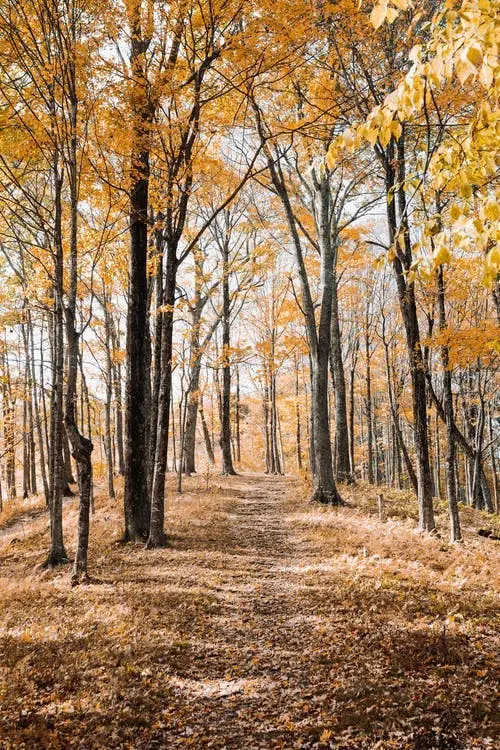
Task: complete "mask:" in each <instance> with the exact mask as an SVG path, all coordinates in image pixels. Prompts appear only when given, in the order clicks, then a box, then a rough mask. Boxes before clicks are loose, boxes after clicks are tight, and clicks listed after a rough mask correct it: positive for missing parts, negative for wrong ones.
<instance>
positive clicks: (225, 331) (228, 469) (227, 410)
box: [220, 233, 236, 475]
mask: <svg viewBox="0 0 500 750" xmlns="http://www.w3.org/2000/svg"><path fill="white" fill-rule="evenodd" d="M222 263H223V271H222V413H221V435H220V447H221V449H222V474H224V475H231V474H232V475H235V474H236V471H235V470H234V466H233V457H232V453H231V357H230V346H231V320H230V298H229V234H228V233H227V235H226V238H225V239H224V243H223V246H222Z"/></svg>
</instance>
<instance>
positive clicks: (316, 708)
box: [0, 474, 497, 750]
mask: <svg viewBox="0 0 500 750" xmlns="http://www.w3.org/2000/svg"><path fill="white" fill-rule="evenodd" d="M173 481H174V480H172V482H173ZM169 499H170V500H169V505H168V508H167V524H168V527H167V528H169V531H170V539H171V546H170V547H169V548H168V549H165V550H154V551H148V550H144V548H143V547H142V546H140V545H137V546H133V545H127V546H126V547H123V546H119V545H113V544H112V543H111V542H110V530H111V533H115V534H116V531H117V529H118V528H119V523H120V518H121V507H120V504H119V503H117V504H115V505H110V504H109V502H108V501H107V500H105V499H103V498H102V497H101V498H97V513H96V516H95V518H94V519H93V524H92V525H93V529H92V540H93V541H92V547H91V560H92V568H93V572H94V574H95V576H96V579H95V582H94V583H92V584H91V585H89V586H80V587H77V588H75V589H71V588H70V587H69V585H68V573H67V571H64V572H60V571H56V572H54V573H53V574H47V575H45V576H40V575H37V576H35V575H34V574H33V573H32V569H33V564H34V562H36V557H37V556H38V557H39V556H40V552H41V550H43V549H44V544H45V543H46V541H47V538H46V536H43V535H44V533H45V534H46V532H44V530H43V528H42V521H41V519H39V518H38V519H36V520H35V521H34V522H33V524H32V528H31V537H30V533H29V531H28V533H27V536H26V539H25V538H24V537H23V539H22V540H20V541H19V542H18V543H16V544H15V545H14V546H11V545H10V544H9V543H8V537H7V538H6V542H7V543H6V545H4V547H3V550H2V552H1V553H0V587H1V589H0V591H1V593H2V609H1V611H0V749H1V750H4V749H5V750H25V749H28V750H32V749H34V748H36V749H37V750H45V748H47V750H48V749H49V748H50V750H66V749H68V750H70V749H72V748H78V750H97V749H99V750H107V749H108V748H109V750H118V749H119V750H163V749H165V750H166V749H167V748H175V747H180V748H191V747H192V748H196V749H199V750H202V749H203V748H218V749H219V750H222V749H223V748H226V750H237V749H238V748H242V749H243V748H244V749H245V750H267V749H272V748H276V750H278V749H282V750H292V749H295V748H297V749H301V750H307V749H309V748H317V749H318V750H372V749H374V748H377V750H380V749H381V748H382V749H387V750H391V749H395V750H433V749H434V748H442V749H446V750H476V748H477V749H481V750H483V749H485V750H487V749H488V748H491V747H493V746H494V745H493V744H492V740H491V738H492V737H493V736H494V712H492V711H493V708H492V706H491V705H490V703H488V704H487V703H486V702H485V701H484V696H485V694H489V695H493V694H494V684H495V663H494V659H492V654H493V652H494V650H495V643H496V641H495V637H496V635H495V625H494V621H495V611H496V607H497V601H496V600H495V598H494V596H493V594H492V592H491V590H490V589H489V588H488V587H487V586H484V585H483V586H482V588H481V586H480V585H478V582H479V581H483V580H484V575H483V573H482V570H479V571H477V570H476V571H475V570H474V568H473V563H474V564H475V562H476V559H477V552H478V550H480V549H482V547H477V548H476V549H475V550H473V551H471V552H470V553H469V552H468V551H467V550H463V549H462V550H457V549H453V550H451V549H450V551H447V550H446V549H445V548H444V547H443V544H442V542H440V541H439V540H436V539H434V538H428V539H421V538H419V537H417V536H416V535H415V534H414V532H413V531H412V529H411V526H410V525H401V524H398V523H397V522H395V523H392V522H388V523H387V524H381V523H379V522H378V520H376V519H373V517H370V516H367V515H366V514H365V513H364V512H361V511H356V509H355V508H353V507H350V508H344V509H341V510H340V511H338V510H333V509H324V508H318V507H315V506H311V505H309V504H307V503H306V502H305V498H304V496H303V491H302V490H301V488H300V485H299V483H298V482H297V481H294V480H291V479H289V478H286V479H285V478H281V477H267V476H264V475H250V474H248V475H241V476H238V477H231V478H228V479H226V478H224V479H222V478H220V477H216V478H213V480H212V483H211V486H210V488H207V487H206V485H205V486H204V484H203V482H202V480H201V478H198V479H196V478H193V479H192V480H189V481H188V482H186V492H185V493H184V494H183V495H182V496H181V497H179V496H176V495H175V493H174V492H173V490H172V488H170V491H169ZM66 519H67V527H68V528H67V531H68V533H67V539H68V549H72V548H73V545H74V534H75V527H76V503H73V504H71V505H70V506H69V507H68V510H67V514H66ZM30 539H31V542H30ZM474 543H475V544H483V542H482V541H481V542H474ZM30 544H31V546H30ZM467 555H469V557H467ZM467 565H469V567H470V569H469V570H468V571H467V576H470V581H471V583H470V588H469V589H467V587H466V586H464V585H461V587H457V586H456V585H455V584H454V580H455V579H454V578H453V577H452V576H451V573H449V574H448V572H447V571H448V570H450V571H453V570H454V569H455V567H456V568H457V570H458V569H460V570H461V571H462V572H460V575H461V576H464V575H465V574H464V573H463V570H464V566H465V567H467ZM488 565H491V560H489V561H488ZM471 566H472V567H471ZM443 571H444V572H443ZM476 574H477V575H476ZM475 575H476V577H475V578H474V576H475ZM450 581H451V583H450ZM467 585H468V584H467ZM452 610H453V611H455V612H458V611H459V612H460V617H461V618H462V619H461V620H457V625H456V627H455V626H453V625H450V626H449V632H448V636H447V641H446V643H445V646H444V647H443V644H442V627H441V625H440V626H439V629H437V630H434V629H433V628H432V627H430V625H432V623H433V622H434V621H436V618H437V619H438V621H439V622H440V620H439V618H441V619H442V618H443V617H445V616H446V613H447V612H449V611H452ZM469 621H470V622H473V623H474V628H475V631H474V633H475V635H474V638H475V641H474V643H479V642H480V643H481V648H480V649H479V648H478V647H477V646H476V645H472V644H473V642H472V640H471V639H470V638H469V636H468V635H467V634H468V633H470V632H471V631H470V629H469V630H468V628H469V625H468V622H469ZM479 727H480V729H479Z"/></svg>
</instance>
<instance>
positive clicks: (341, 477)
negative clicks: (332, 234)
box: [330, 273, 354, 484]
mask: <svg viewBox="0 0 500 750" xmlns="http://www.w3.org/2000/svg"><path fill="white" fill-rule="evenodd" d="M337 287H338V282H337V275H336V273H334V277H333V287H332V322H331V339H332V345H331V352H330V367H331V376H332V383H333V388H334V394H335V446H336V454H335V472H336V476H337V480H338V481H339V482H344V483H346V484H352V483H353V482H354V477H353V474H352V471H351V462H350V458H349V431H348V424H347V398H346V386H345V374H344V362H343V358H342V342H341V334H340V321H339V303H338V289H337Z"/></svg>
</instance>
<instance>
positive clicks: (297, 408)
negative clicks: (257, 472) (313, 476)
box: [294, 355, 302, 472]
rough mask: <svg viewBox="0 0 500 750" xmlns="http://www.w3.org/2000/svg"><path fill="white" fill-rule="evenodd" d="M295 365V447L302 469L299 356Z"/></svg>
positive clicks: (299, 466)
mask: <svg viewBox="0 0 500 750" xmlns="http://www.w3.org/2000/svg"><path fill="white" fill-rule="evenodd" d="M294 365H295V449H296V455H297V469H298V471H299V472H301V471H302V434H301V432H302V431H301V423H300V402H299V395H300V391H299V367H298V363H297V356H296V355H295V356H294Z"/></svg>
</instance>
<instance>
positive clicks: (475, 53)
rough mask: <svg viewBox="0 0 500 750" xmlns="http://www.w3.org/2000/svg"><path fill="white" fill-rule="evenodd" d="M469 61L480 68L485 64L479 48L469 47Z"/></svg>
mask: <svg viewBox="0 0 500 750" xmlns="http://www.w3.org/2000/svg"><path fill="white" fill-rule="evenodd" d="M467 59H468V60H470V62H471V63H472V64H473V65H474V66H475V67H476V68H480V67H481V65H482V64H483V55H482V52H481V50H480V49H479V47H469V49H468V50H467Z"/></svg>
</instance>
